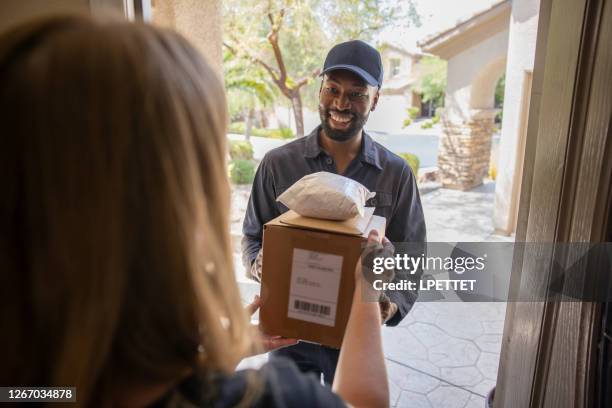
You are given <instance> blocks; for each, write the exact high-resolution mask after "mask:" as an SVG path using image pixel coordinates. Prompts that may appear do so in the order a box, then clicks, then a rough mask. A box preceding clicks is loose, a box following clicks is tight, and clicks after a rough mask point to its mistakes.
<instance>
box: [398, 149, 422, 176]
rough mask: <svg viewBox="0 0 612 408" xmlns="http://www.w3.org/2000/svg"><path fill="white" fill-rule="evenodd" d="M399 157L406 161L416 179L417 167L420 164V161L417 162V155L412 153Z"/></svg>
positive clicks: (401, 154) (402, 154)
mask: <svg viewBox="0 0 612 408" xmlns="http://www.w3.org/2000/svg"><path fill="white" fill-rule="evenodd" d="M399 156H400V157H401V158H402V159H404V160H406V162H408V165H409V166H410V168H411V169H412V172H413V173H414V177H418V175H419V165H420V164H421V161H420V160H419V158H418V157H417V155H415V154H412V153H400V154H399Z"/></svg>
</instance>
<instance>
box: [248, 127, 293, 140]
mask: <svg viewBox="0 0 612 408" xmlns="http://www.w3.org/2000/svg"><path fill="white" fill-rule="evenodd" d="M253 135H254V136H261V137H269V138H271V139H291V138H293V137H294V135H293V131H292V130H291V129H290V128H280V129H261V128H253Z"/></svg>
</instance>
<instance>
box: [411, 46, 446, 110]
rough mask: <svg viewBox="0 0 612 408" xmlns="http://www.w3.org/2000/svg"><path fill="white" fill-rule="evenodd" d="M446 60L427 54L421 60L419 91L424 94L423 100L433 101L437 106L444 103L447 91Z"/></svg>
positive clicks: (418, 81)
mask: <svg viewBox="0 0 612 408" xmlns="http://www.w3.org/2000/svg"><path fill="white" fill-rule="evenodd" d="M446 65H447V64H446V61H444V60H443V59H440V58H438V57H435V56H430V55H426V56H424V57H423V58H421V60H420V61H419V76H418V80H417V86H416V88H417V92H419V93H421V94H423V99H422V100H423V102H429V101H433V103H434V105H435V106H443V105H444V93H445V91H446V71H447V69H446Z"/></svg>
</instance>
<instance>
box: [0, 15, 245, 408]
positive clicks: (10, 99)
mask: <svg viewBox="0 0 612 408" xmlns="http://www.w3.org/2000/svg"><path fill="white" fill-rule="evenodd" d="M0 84H1V85H0V117H1V118H2V123H1V124H0V125H1V126H2V136H1V139H2V147H1V148H0V174H1V177H2V188H3V191H2V199H1V203H0V226H1V228H0V270H1V272H0V276H1V277H0V279H1V283H0V299H1V302H2V307H1V308H0V309H1V312H0V314H1V315H0V316H1V317H0V327H1V328H0V333H2V335H1V336H0V337H1V340H0V342H1V344H0V345H1V347H0V350H1V351H0V353H1V356H2V357H1V361H2V365H3V368H2V374H1V377H0V384H2V385H37V386H43V385H44V386H75V387H77V397H78V400H79V402H80V403H82V404H92V403H95V404H96V405H98V404H100V405H103V404H104V403H107V402H110V401H109V398H111V396H110V394H111V393H112V388H113V385H114V384H116V383H117V382H121V381H128V382H129V381H142V382H145V383H149V382H150V383H152V384H153V383H163V382H165V381H172V380H176V379H180V378H181V377H182V376H184V375H185V374H186V373H187V372H189V371H190V370H206V371H209V372H212V371H225V372H229V371H231V370H233V368H234V366H235V364H236V363H237V361H238V360H239V359H240V358H241V357H242V356H243V354H244V353H245V351H246V350H247V349H248V348H250V347H251V346H252V338H251V331H250V329H249V325H248V321H247V317H246V315H245V313H244V311H243V309H242V307H241V303H240V297H239V293H238V289H237V286H236V283H235V279H234V275H233V273H232V257H231V249H230V237H229V233H228V226H229V224H228V223H229V215H228V212H229V208H230V199H229V194H230V192H229V185H228V181H227V174H226V165H225V157H226V141H225V140H226V138H225V129H226V108H225V97H224V91H223V87H222V84H221V82H220V81H219V79H218V78H217V77H216V75H215V73H214V72H213V71H212V70H211V68H210V67H209V66H208V65H207V63H206V62H205V61H204V60H203V59H202V58H201V57H200V56H199V54H198V53H197V52H196V51H195V49H194V48H193V47H192V46H191V45H190V44H189V43H188V42H187V41H186V40H185V39H183V38H182V37H181V36H179V35H178V34H175V33H173V32H170V31H162V30H159V29H156V28H153V27H150V26H147V25H144V24H134V23H126V22H116V21H115V22H96V21H92V20H90V19H86V18H83V17H54V18H47V19H44V20H40V21H36V22H32V23H28V24H26V25H23V26H21V27H19V28H17V29H15V30H13V31H11V32H10V33H8V34H5V35H4V36H3V37H2V39H1V40H0Z"/></svg>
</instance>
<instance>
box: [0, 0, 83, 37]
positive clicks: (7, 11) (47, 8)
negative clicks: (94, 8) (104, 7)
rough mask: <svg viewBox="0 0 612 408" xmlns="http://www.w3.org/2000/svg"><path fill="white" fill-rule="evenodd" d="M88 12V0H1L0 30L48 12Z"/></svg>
mask: <svg viewBox="0 0 612 408" xmlns="http://www.w3.org/2000/svg"><path fill="white" fill-rule="evenodd" d="M65 13H83V14H87V13H89V0H1V1H0V32H2V31H4V30H7V29H9V28H11V27H12V26H14V25H16V24H19V23H21V22H23V21H26V20H28V19H31V18H35V17H42V16H45V15H49V14H65Z"/></svg>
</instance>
